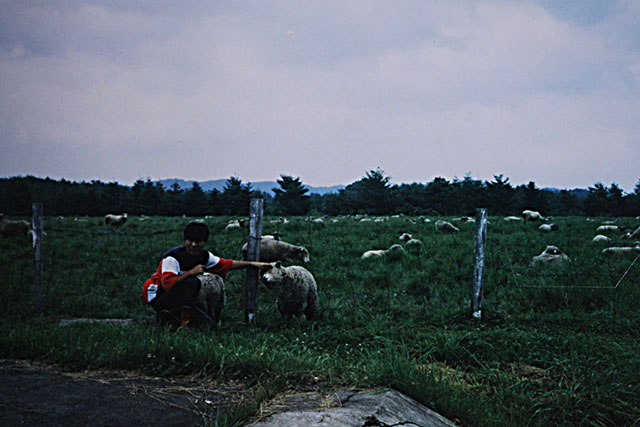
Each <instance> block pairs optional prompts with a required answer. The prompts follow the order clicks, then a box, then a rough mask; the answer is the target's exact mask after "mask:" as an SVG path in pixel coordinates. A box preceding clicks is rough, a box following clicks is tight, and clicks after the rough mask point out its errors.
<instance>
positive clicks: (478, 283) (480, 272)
mask: <svg viewBox="0 0 640 427" xmlns="http://www.w3.org/2000/svg"><path fill="white" fill-rule="evenodd" d="M475 231H476V235H475V239H474V241H473V291H472V293H471V314H472V316H473V318H474V319H481V318H482V286H483V282H484V245H485V242H486V240H487V210H486V209H485V208H479V209H476V230H475Z"/></svg>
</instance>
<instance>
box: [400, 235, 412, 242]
mask: <svg viewBox="0 0 640 427" xmlns="http://www.w3.org/2000/svg"><path fill="white" fill-rule="evenodd" d="M412 238H413V236H411V234H409V233H402V234H401V235H400V237H399V238H398V239H399V240H400V241H401V242H405V243H407V242H408V241H409V240H411V239H412Z"/></svg>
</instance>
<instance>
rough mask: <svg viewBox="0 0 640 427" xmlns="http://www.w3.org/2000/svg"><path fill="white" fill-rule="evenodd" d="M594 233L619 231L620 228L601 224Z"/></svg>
mask: <svg viewBox="0 0 640 427" xmlns="http://www.w3.org/2000/svg"><path fill="white" fill-rule="evenodd" d="M596 231H620V227H619V226H617V225H611V224H603V225H601V226H599V227H598V228H596Z"/></svg>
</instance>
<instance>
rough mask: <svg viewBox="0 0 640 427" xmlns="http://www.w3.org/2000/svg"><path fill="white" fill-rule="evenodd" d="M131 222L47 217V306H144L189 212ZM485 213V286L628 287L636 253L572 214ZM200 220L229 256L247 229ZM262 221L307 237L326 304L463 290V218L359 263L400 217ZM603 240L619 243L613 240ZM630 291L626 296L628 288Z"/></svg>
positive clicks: (467, 254)
mask: <svg viewBox="0 0 640 427" xmlns="http://www.w3.org/2000/svg"><path fill="white" fill-rule="evenodd" d="M136 220H137V219H136V218H131V219H130V220H129V221H130V223H129V224H128V225H127V226H125V227H122V228H108V227H106V226H105V225H104V224H103V223H101V219H99V218H95V219H88V221H85V222H78V221H73V220H64V219H55V218H47V220H46V221H45V233H46V236H45V237H44V286H45V301H46V304H45V305H46V307H47V309H48V310H49V312H58V313H65V314H67V315H76V316H82V313H83V312H85V311H93V312H101V311H103V312H104V315H105V317H118V316H122V317H128V316H130V315H132V314H133V315H140V314H143V313H145V311H147V312H148V308H147V307H145V306H144V305H142V304H141V299H140V295H139V294H140V292H141V287H142V283H143V282H144V280H145V279H146V278H148V277H150V275H151V274H152V273H153V271H154V270H155V268H156V267H157V265H158V262H159V261H160V259H161V255H162V254H163V253H164V252H166V250H168V249H169V248H171V247H174V246H178V245H179V244H180V243H181V241H182V230H183V228H182V227H176V224H177V223H183V222H185V223H186V222H187V221H188V220H189V219H175V218H162V219H161V218H156V219H154V218H151V219H147V220H145V221H143V220H142V219H140V220H139V221H138V222H135V221H136ZM491 220H492V221H493V224H490V225H489V228H488V231H487V243H486V246H487V248H486V261H485V268H486V279H485V288H486V289H488V290H489V291H492V290H493V289H496V288H503V289H506V290H509V291H511V290H512V289H513V288H517V289H526V290H528V291H531V292H535V291H536V290H537V289H539V290H541V291H542V290H544V289H563V290H566V291H567V292H579V291H580V290H586V289H594V290H608V291H614V292H615V291H619V290H620V289H622V288H625V287H629V288H633V289H635V290H637V289H638V288H639V286H640V271H639V270H640V269H639V268H638V262H637V261H638V258H640V255H637V254H633V256H628V255H627V256H621V257H614V256H604V255H603V254H602V253H601V249H602V247H601V246H597V245H594V244H592V243H591V242H590V241H588V240H584V235H585V233H584V231H583V230H580V226H578V225H576V222H575V221H569V220H567V221H563V222H559V227H560V229H561V230H562V232H561V233H557V234H544V233H541V232H537V230H536V228H532V227H531V226H530V225H525V224H518V225H515V226H511V225H509V226H507V225H504V224H502V223H501V222H499V221H500V219H495V218H492V219H491ZM206 222H207V223H208V224H209V226H210V228H212V230H215V231H216V233H217V234H218V236H217V237H216V239H215V242H212V245H213V247H212V248H210V249H211V250H212V252H214V253H216V254H220V255H221V256H224V255H226V254H231V255H227V256H226V257H229V258H235V257H236V255H238V254H239V248H240V247H241V246H242V244H243V243H244V242H246V241H247V238H248V229H246V228H245V229H243V230H240V231H234V232H228V234H224V235H221V234H222V233H224V231H223V230H224V228H225V225H226V223H227V218H214V219H209V220H207V221H206ZM268 224H269V221H265V226H266V230H265V232H264V233H263V234H268V233H270V232H273V231H274V230H280V231H283V232H284V233H285V236H289V237H291V238H292V239H293V240H296V241H303V242H306V243H307V244H310V252H311V257H312V263H311V264H310V266H309V269H313V272H314V274H315V275H316V278H317V281H318V282H319V288H320V289H319V292H320V295H321V296H322V297H324V299H325V307H326V309H328V310H331V309H332V307H333V306H334V305H339V304H340V303H341V301H346V302H348V304H350V305H352V306H356V305H360V306H362V305H363V304H364V302H367V301H369V302H371V301H377V302H378V303H379V304H382V306H381V309H383V310H391V309H392V308H393V307H395V306H396V305H397V302H396V299H397V298H400V297H406V296H411V297H412V298H414V299H416V300H418V301H424V302H425V303H426V302H427V301H433V300H434V299H436V298H443V299H455V298H457V299H460V298H461V295H465V294H466V295H468V294H470V293H471V286H472V265H473V261H474V259H473V246H472V242H473V238H472V234H471V231H472V225H470V226H468V227H467V229H466V230H465V229H463V230H462V232H460V233H455V234H449V235H445V234H440V233H437V232H435V231H434V229H433V224H424V223H418V224H413V223H411V224H412V227H413V229H412V231H413V232H414V234H415V235H416V236H417V237H420V238H421V239H422V240H423V246H422V247H421V249H419V250H418V252H417V253H416V252H414V253H409V254H407V255H406V256H405V257H404V258H403V259H401V260H399V261H392V260H387V261H384V262H383V263H376V264H365V263H364V261H362V260H360V259H359V254H360V251H361V250H362V245H363V243H362V240H368V241H371V242H380V241H388V242H391V241H393V240H395V239H397V237H396V236H397V234H398V230H400V229H401V227H406V225H407V223H406V222H405V220H402V222H400V220H398V222H397V223H396V224H393V223H391V222H390V223H388V224H386V225H385V224H381V225H373V224H362V223H360V222H358V221H356V220H352V219H349V218H340V220H339V222H336V223H335V224H334V223H328V224H325V225H319V224H317V223H313V222H311V221H305V219H299V220H297V221H293V224H292V225H291V226H290V228H289V229H286V227H283V226H282V225H278V226H272V227H269V226H268ZM181 225H183V224H181ZM402 229H404V228H402ZM363 230H364V231H363ZM516 233H517V235H516ZM514 235H515V236H514ZM581 236H582V237H581ZM296 243H297V242H296ZM550 243H554V244H556V245H557V246H558V247H561V248H563V249H564V250H565V251H566V252H567V253H568V254H569V256H570V257H571V262H567V263H565V264H563V265H560V266H555V267H554V266H544V265H543V266H540V265H533V264H532V262H531V260H532V258H533V257H534V256H536V255H538V254H539V253H540V251H541V250H542V249H544V247H545V246H546V245H548V244H550ZM612 244H628V242H624V241H623V240H621V239H614V241H613V242H612ZM354 258H355V259H354ZM32 263H33V258H32V257H30V256H25V257H23V258H21V259H20V263H19V264H18V265H20V267H19V268H18V269H17V270H22V272H21V273H20V274H21V275H22V279H19V281H21V282H22V283H24V282H26V281H28V280H29V279H30V277H29V276H30V275H29V272H30V271H33V267H32ZM229 281H231V282H232V286H233V287H234V288H235V289H236V295H237V296H236V298H237V299H239V298H241V297H240V296H239V295H240V294H241V293H240V292H238V291H237V290H238V288H239V287H242V286H244V282H243V281H242V280H241V278H238V277H232V278H230V279H229ZM454 286H455V287H457V288H458V291H457V293H455V294H452V295H453V296H448V295H447V294H445V291H444V290H443V289H444V288H446V289H449V288H453V287H454ZM263 291H264V290H263ZM632 295H633V297H634V298H635V296H636V295H637V293H634V294H632ZM114 301H117V302H118V303H116V304H114V303H113V302H114ZM458 304H463V303H462V302H461V301H459V302H458ZM114 306H115V307H114ZM107 307H108V308H107Z"/></svg>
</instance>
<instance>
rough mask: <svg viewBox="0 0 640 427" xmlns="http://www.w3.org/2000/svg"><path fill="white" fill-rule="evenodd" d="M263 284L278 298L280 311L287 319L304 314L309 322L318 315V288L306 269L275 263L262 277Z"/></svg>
mask: <svg viewBox="0 0 640 427" xmlns="http://www.w3.org/2000/svg"><path fill="white" fill-rule="evenodd" d="M262 283H264V285H265V286H266V287H267V288H268V289H269V290H270V291H271V292H272V293H273V294H274V295H275V296H276V298H277V305H278V311H280V314H281V315H282V317H284V318H285V319H290V318H291V316H297V317H299V318H300V317H302V315H303V314H304V315H305V316H306V318H307V319H308V320H309V319H313V318H314V317H316V316H317V315H318V309H319V302H318V286H317V284H316V280H315V278H314V277H313V275H312V274H311V273H310V272H309V270H307V269H305V268H304V267H300V266H298V265H294V266H291V267H284V266H283V265H282V264H281V263H280V262H274V263H272V267H271V268H270V269H269V270H267V271H266V272H264V274H263V275H262Z"/></svg>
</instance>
